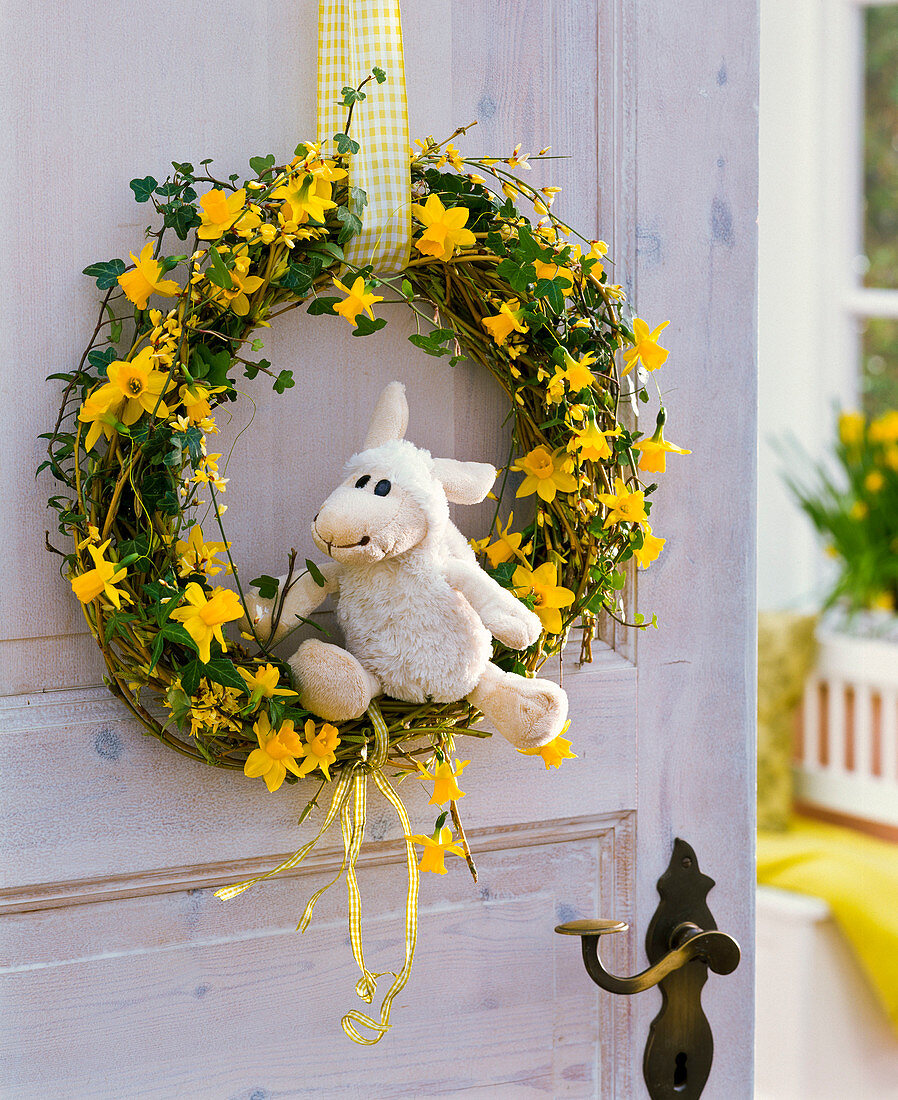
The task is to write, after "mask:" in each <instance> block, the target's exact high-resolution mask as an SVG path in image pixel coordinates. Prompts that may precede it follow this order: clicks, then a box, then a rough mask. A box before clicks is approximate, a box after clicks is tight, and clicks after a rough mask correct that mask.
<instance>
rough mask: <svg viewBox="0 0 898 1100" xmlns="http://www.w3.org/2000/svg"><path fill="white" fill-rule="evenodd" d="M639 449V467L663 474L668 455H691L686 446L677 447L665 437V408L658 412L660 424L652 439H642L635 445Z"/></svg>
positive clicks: (649, 471)
mask: <svg viewBox="0 0 898 1100" xmlns="http://www.w3.org/2000/svg"><path fill="white" fill-rule="evenodd" d="M634 450H636V451H639V469H640V470H645V471H646V472H647V473H652V474H663V473H664V472H665V470H666V469H667V455H668V453H670V454H676V455H691V454H692V451H688V450H687V449H686V448H685V447H677V446H676V445H675V444H674V443H668V442H667V440H666V439H665V438H664V410H663V409H662V410H661V412H660V413H659V414H658V426H657V427H656V428H655V433H654V435H653V436H652V438H651V439H641V440H640V441H639V442H638V443H637V444H636V445H635V447H634Z"/></svg>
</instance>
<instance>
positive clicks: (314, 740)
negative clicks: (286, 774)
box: [297, 718, 340, 782]
mask: <svg viewBox="0 0 898 1100" xmlns="http://www.w3.org/2000/svg"><path fill="white" fill-rule="evenodd" d="M305 730H306V743H305V744H304V745H303V746H302V747H301V748H300V750H299V751H300V755H301V756H302V757H304V759H303V762H302V763H301V764H300V765H299V771H298V772H297V775H308V774H309V772H313V771H314V770H315V769H316V768H321V770H322V772H323V773H324V778H325V779H327V780H328V782H330V772H329V771H328V768H329V767H330V765H331V764H333V763H334V762H335V761H336V759H337V756H336V753H335V752H334V750H335V749H336V748H337V746H338V745H339V744H340V732H339V730H338V729H337V727H336V726H332V725H331V724H330V723H329V722H322V724H321V729H320V730H319V731H318V732H317V733H316V732H315V723H314V722H313V721H312V719H311V718H309V719H308V720H307V721H306V726H305Z"/></svg>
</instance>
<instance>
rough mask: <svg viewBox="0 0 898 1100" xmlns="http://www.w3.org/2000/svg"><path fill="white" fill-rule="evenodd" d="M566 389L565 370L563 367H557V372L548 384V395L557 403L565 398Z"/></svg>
mask: <svg viewBox="0 0 898 1100" xmlns="http://www.w3.org/2000/svg"><path fill="white" fill-rule="evenodd" d="M564 391H565V377H564V370H563V368H562V367H556V368H555V373H554V374H553V375H552V377H551V378H550V379H549V381H548V383H547V384H546V397H547V399H548V400H549V401H550V402H551V403H552V404H553V405H557V404H558V403H559V402H560V401H562V400H563V399H564Z"/></svg>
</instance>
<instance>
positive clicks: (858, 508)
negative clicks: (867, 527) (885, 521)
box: [848, 500, 870, 519]
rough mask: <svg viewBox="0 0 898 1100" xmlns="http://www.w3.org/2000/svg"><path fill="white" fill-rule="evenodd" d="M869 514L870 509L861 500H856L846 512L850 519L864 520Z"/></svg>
mask: <svg viewBox="0 0 898 1100" xmlns="http://www.w3.org/2000/svg"><path fill="white" fill-rule="evenodd" d="M869 513H870V509H869V508H868V507H867V505H866V504H864V502H863V501H862V500H856V501H855V502H854V504H852V506H851V508H850V509H849V511H848V514H849V516H851V518H852V519H866V518H867V516H868V515H869Z"/></svg>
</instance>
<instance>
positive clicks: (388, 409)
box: [363, 382, 408, 451]
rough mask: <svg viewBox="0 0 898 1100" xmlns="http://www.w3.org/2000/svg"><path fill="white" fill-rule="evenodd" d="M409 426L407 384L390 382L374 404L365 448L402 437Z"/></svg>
mask: <svg viewBox="0 0 898 1100" xmlns="http://www.w3.org/2000/svg"><path fill="white" fill-rule="evenodd" d="M407 427H408V402H407V401H406V399H405V386H403V384H402V383H401V382H390V384H389V385H388V386H385V387H384V390H383V393H382V394H381V395H380V397H378V399H377V404H376V405H375V406H374V412H373V413H372V414H371V423H370V424H369V425H368V434H367V435H366V436H365V446H364V447H363V450H366V451H367V450H368V448H369V447H379V446H380V445H381V443H388V442H389V441H390V440H391V439H402V438H403V436H404V435H405V429H406V428H407Z"/></svg>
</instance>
